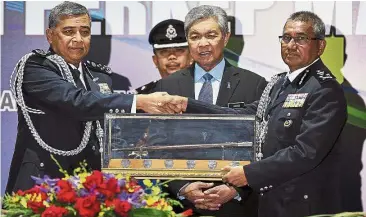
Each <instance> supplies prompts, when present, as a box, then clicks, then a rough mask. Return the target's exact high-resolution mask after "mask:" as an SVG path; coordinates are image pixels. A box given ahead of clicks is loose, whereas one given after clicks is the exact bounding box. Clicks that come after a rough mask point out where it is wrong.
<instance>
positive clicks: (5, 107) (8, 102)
mask: <svg viewBox="0 0 366 217" xmlns="http://www.w3.org/2000/svg"><path fill="white" fill-rule="evenodd" d="M0 111H2V112H3V111H10V112H16V111H17V104H16V102H15V99H14V97H13V95H12V94H11V91H10V90H4V91H3V92H2V93H1V99H0Z"/></svg>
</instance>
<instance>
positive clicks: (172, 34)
mask: <svg viewBox="0 0 366 217" xmlns="http://www.w3.org/2000/svg"><path fill="white" fill-rule="evenodd" d="M165 36H166V37H167V38H169V40H172V39H173V38H175V37H177V31H176V30H175V29H174V27H173V25H169V26H168V28H167V29H166V35H165Z"/></svg>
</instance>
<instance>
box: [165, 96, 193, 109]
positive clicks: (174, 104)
mask: <svg viewBox="0 0 366 217" xmlns="http://www.w3.org/2000/svg"><path fill="white" fill-rule="evenodd" d="M187 104H188V98H187V97H182V96H172V100H171V101H169V103H167V104H165V106H167V108H166V109H167V110H172V111H180V112H178V113H182V112H184V111H186V109H187Z"/></svg>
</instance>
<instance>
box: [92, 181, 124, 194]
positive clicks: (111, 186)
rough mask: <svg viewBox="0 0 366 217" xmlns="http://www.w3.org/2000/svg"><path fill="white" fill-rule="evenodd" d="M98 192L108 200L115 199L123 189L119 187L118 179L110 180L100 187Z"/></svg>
mask: <svg viewBox="0 0 366 217" xmlns="http://www.w3.org/2000/svg"><path fill="white" fill-rule="evenodd" d="M98 191H99V192H100V193H101V194H103V195H105V196H106V197H107V198H113V197H114V195H115V194H117V193H119V192H121V189H120V187H119V186H118V182H117V179H115V178H110V179H109V180H108V181H107V182H106V183H103V184H101V185H100V186H99V188H98Z"/></svg>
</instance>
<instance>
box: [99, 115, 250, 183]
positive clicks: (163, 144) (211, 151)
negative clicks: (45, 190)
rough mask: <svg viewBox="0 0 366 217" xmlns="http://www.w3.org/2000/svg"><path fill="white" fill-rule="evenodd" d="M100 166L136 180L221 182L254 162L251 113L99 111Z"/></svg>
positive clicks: (107, 170) (106, 170)
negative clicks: (230, 170)
mask: <svg viewBox="0 0 366 217" xmlns="http://www.w3.org/2000/svg"><path fill="white" fill-rule="evenodd" d="M104 124H105V125H104V126H105V127H104V132H105V133H104V147H103V150H104V151H103V154H102V169H103V171H105V172H110V173H122V174H124V175H127V174H128V175H131V176H134V177H136V178H158V179H172V178H174V179H188V180H221V177H222V172H221V168H223V167H225V166H239V165H245V164H248V163H250V162H251V161H254V159H255V158H254V150H255V147H254V145H253V144H254V116H245V115H197V114H195V115H193V114H192V115H150V114H124V113H119V114H118V113H117V114H112V113H109V114H105V122H104Z"/></svg>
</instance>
